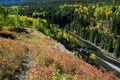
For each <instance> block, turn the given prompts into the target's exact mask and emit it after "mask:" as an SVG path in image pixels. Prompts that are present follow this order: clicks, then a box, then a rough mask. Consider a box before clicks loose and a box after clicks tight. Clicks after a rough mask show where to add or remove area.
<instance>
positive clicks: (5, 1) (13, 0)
mask: <svg viewBox="0 0 120 80" xmlns="http://www.w3.org/2000/svg"><path fill="white" fill-rule="evenodd" d="M31 1H36V0H0V4H13V3H21V2H31Z"/></svg>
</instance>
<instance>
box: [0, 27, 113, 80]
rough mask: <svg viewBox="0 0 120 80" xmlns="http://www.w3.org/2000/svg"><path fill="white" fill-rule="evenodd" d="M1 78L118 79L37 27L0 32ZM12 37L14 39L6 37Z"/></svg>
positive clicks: (14, 79) (33, 79)
mask: <svg viewBox="0 0 120 80" xmlns="http://www.w3.org/2000/svg"><path fill="white" fill-rule="evenodd" d="M0 34H1V36H2V37H4V38H0V78H1V79H2V80H4V79H8V80H26V79H27V80H38V79H39V80H83V79H84V80H115V79H113V75H112V74H111V73H103V72H101V71H99V70H97V68H95V67H93V66H91V65H89V64H87V63H85V62H84V61H82V60H80V59H78V58H76V57H74V56H71V55H70V54H68V53H70V52H69V51H67V50H66V49H65V48H64V47H63V46H62V45H61V44H58V43H57V42H56V41H54V40H52V39H50V38H49V37H47V36H45V35H44V34H42V33H40V32H38V31H36V30H34V29H30V28H29V29H14V30H11V31H3V32H1V33H0ZM6 38H11V39H6Z"/></svg>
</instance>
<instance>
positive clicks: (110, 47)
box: [107, 37, 113, 52]
mask: <svg viewBox="0 0 120 80" xmlns="http://www.w3.org/2000/svg"><path fill="white" fill-rule="evenodd" d="M107 50H108V51H109V52H113V39H112V37H110V38H109V40H108V47H107Z"/></svg>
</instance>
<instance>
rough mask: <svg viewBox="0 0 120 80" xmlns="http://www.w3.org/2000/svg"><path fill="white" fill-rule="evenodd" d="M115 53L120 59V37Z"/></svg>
mask: <svg viewBox="0 0 120 80" xmlns="http://www.w3.org/2000/svg"><path fill="white" fill-rule="evenodd" d="M114 53H115V56H116V57H117V58H120V37H119V38H118V40H117V43H116V46H115V49H114Z"/></svg>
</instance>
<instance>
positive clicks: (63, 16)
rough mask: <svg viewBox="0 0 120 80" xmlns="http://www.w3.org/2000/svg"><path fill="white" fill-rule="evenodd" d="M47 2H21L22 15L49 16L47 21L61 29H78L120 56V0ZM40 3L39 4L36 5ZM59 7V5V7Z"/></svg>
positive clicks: (116, 55) (83, 36)
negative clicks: (27, 4) (27, 3)
mask: <svg viewBox="0 0 120 80" xmlns="http://www.w3.org/2000/svg"><path fill="white" fill-rule="evenodd" d="M76 1H78V2H76V3H74V1H71V2H70V1H68V2H67V1H65V2H66V3H65V2H64V1H61V2H60V1H59V0H58V1H50V3H51V4H50V5H48V6H46V5H45V4H48V3H47V1H46V2H44V1H43V3H37V4H29V8H27V7H28V6H26V4H21V6H22V7H23V8H24V10H23V9H20V13H19V14H20V15H28V16H32V17H34V18H39V17H40V18H44V19H47V21H48V23H51V24H56V25H59V27H60V28H61V29H65V30H67V31H72V32H75V34H77V35H78V36H80V37H82V38H84V39H86V40H89V41H91V42H92V43H94V44H96V45H97V46H100V47H101V48H103V49H105V50H107V51H108V52H110V53H111V54H110V55H112V56H115V57H117V58H119V57H120V26H119V24H120V21H119V16H120V6H119V1H117V0H112V1H108V2H107V0H105V1H103V2H101V1H100V2H99V0H95V1H90V0H89V1H83V2H82V1H79V0H76ZM36 5H38V6H36ZM56 6H58V7H56Z"/></svg>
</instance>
